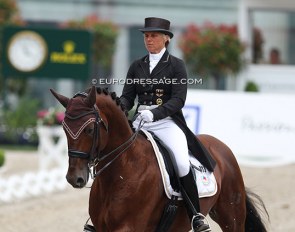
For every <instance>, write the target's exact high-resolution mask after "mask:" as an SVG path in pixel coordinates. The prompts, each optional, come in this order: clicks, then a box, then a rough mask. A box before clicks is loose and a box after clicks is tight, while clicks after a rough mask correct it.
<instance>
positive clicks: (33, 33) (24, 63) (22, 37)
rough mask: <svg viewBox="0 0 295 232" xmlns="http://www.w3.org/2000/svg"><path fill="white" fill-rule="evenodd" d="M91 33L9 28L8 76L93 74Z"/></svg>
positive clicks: (5, 38)
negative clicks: (91, 71)
mask: <svg viewBox="0 0 295 232" xmlns="http://www.w3.org/2000/svg"><path fill="white" fill-rule="evenodd" d="M91 40H92V35H91V33H90V32H89V31H85V30H69V29H54V28H36V27H6V28H5V29H4V36H3V44H4V50H3V56H2V61H3V74H4V75H5V76H6V77H9V78H11V77H47V78H61V77H62V78H74V79H86V78H88V77H89V75H90V67H91V44H92V42H91Z"/></svg>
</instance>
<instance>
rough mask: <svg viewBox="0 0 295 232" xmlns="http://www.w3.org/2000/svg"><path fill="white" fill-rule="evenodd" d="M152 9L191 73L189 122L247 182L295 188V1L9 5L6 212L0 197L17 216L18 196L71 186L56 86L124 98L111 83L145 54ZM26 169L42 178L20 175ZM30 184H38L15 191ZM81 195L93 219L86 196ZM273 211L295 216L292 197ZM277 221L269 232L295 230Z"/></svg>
mask: <svg viewBox="0 0 295 232" xmlns="http://www.w3.org/2000/svg"><path fill="white" fill-rule="evenodd" d="M152 16H154V17H161V18H166V19H169V20H170V21H171V30H172V32H173V33H174V37H173V39H172V40H171V43H170V45H169V47H168V50H169V51H170V53H171V54H173V55H174V56H177V57H180V58H182V59H183V60H184V61H185V63H186V67H187V71H188V74H189V75H188V77H189V79H190V80H192V82H191V83H190V84H189V93H188V100H187V104H186V107H185V109H184V112H185V116H186V119H187V122H188V124H189V126H190V127H191V129H192V130H193V131H194V132H195V133H207V134H211V135H213V136H216V137H218V138H219V139H221V140H222V141H224V142H225V143H226V144H227V145H229V147H231V148H232V149H233V151H234V153H235V154H236V156H237V159H238V161H239V163H240V165H241V166H242V167H243V168H244V169H243V172H245V176H246V177H248V178H250V180H249V179H247V180H246V183H247V181H249V183H250V184H253V185H255V186H257V185H258V186H259V182H258V183H257V179H255V178H253V179H255V180H253V179H251V178H252V177H253V176H252V175H251V173H254V174H253V175H255V174H257V175H258V174H261V175H262V176H265V175H270V176H271V175H274V176H275V177H278V176H279V175H285V176H284V180H285V181H287V182H284V185H285V186H286V188H287V189H288V191H287V190H286V192H284V193H280V194H281V196H284V194H285V195H286V196H288V192H289V191H292V190H294V187H292V186H293V185H292V184H290V182H292V180H291V178H290V176H292V175H294V171H293V170H294V169H293V168H294V162H295V154H294V153H295V151H294V150H295V149H294V147H293V146H292V145H293V143H294V141H295V121H294V118H295V94H294V93H295V3H294V1H293V0H281V1H275V0H210V1H208V0H207V1H205V0H183V1H176V0H157V1H156V0H149V1H145V0H143V1H136V0H50V1H49V0H0V40H1V43H0V166H2V167H0V211H1V202H4V203H3V204H4V205H3V206H2V207H3V210H5V211H7V210H8V211H9V206H11V205H14V206H15V204H16V203H18V202H19V201H21V199H30V198H31V197H33V199H35V198H34V197H38V196H39V197H40V196H42V194H45V193H46V194H52V193H53V192H59V194H61V193H60V192H62V191H74V190H69V189H68V187H67V184H66V182H65V180H64V179H65V178H64V175H65V170H66V166H67V151H66V150H67V145H66V139H65V137H64V133H63V131H62V129H61V126H60V123H61V121H62V120H63V117H64V113H63V111H64V109H63V108H61V107H60V106H59V105H58V104H57V102H56V100H55V99H54V98H53V97H52V96H51V94H50V91H49V89H50V88H52V89H55V90H56V91H57V92H60V93H62V94H63V95H65V96H68V97H71V96H73V95H74V94H75V93H76V92H77V91H81V90H84V89H86V88H88V87H89V86H91V85H93V84H95V85H97V86H102V87H108V88H109V89H110V90H111V91H115V92H117V94H118V95H120V93H121V91H122V88H123V85H122V84H120V83H117V82H116V83H115V82H114V80H123V79H125V76H126V73H127V71H128V68H129V65H130V64H131V62H132V61H133V60H135V59H137V58H140V57H142V56H144V55H145V54H146V50H145V47H144V44H143V37H142V33H141V32H139V31H138V29H139V28H142V27H143V25H144V18H145V17H152ZM26 162H28V164H27V165H25V166H26V167H28V168H27V169H28V170H26V169H24V168H23V165H22V164H26ZM282 168H283V169H286V172H282V173H281V171H282ZM1 170H2V171H1ZM42 170H48V172H50V173H51V174H50V176H52V179H50V178H49V179H48V177H46V175H45V174H44V173H43V172H42ZM61 170H62V171H61ZM27 172H33V174H32V173H31V174H30V175H28V176H26V179H25V180H23V179H21V177H20V176H24V175H26V174H27ZM286 173H287V174H286ZM12 176H13V178H14V179H13V178H12V179H11V177H12ZM33 176H35V177H37V176H38V178H37V179H36V178H35V177H33ZM34 178H35V179H34ZM42 178H43V179H42ZM44 178H45V179H44ZM46 178H47V179H46ZM261 178H262V177H261ZM60 179H62V180H63V181H60ZM258 179H260V178H258ZM273 180H275V178H274V179H273ZM277 180H278V182H280V181H282V179H281V178H277ZM251 181H254V182H251ZM24 182H25V183H27V184H28V183H29V184H28V185H32V183H35V185H34V186H35V190H31V189H29V188H26V187H18V188H17V190H15V188H16V186H19V185H20V183H24ZM41 182H46V183H47V184H46V185H42V184H40V183H41ZM48 183H52V185H50V184H48ZM272 184H273V183H269V186H267V187H265V188H264V187H261V188H260V189H259V188H258V192H259V191H260V193H261V194H262V195H263V196H264V197H265V198H266V199H267V202H269V203H271V202H275V201H276V200H274V199H276V198H273V196H267V195H266V192H268V193H269V192H271V191H272V187H273V186H272ZM293 184H294V180H293ZM7 185H9V186H14V187H12V188H11V189H8V188H7ZM82 191H83V190H82ZM16 192H18V194H17V193H16ZM67 193H68V192H67ZM1 194H2V197H1ZM80 194H81V192H80ZM82 194H84V195H83V199H84V201H83V203H81V202H80V205H81V207H83V209H85V210H84V211H85V212H84V214H83V216H85V215H87V212H86V208H87V200H86V201H85V199H87V194H88V191H87V190H85V191H84V192H83V193H82ZM274 195H275V196H276V195H279V193H277V194H274ZM63 200H65V199H64V198H63ZM291 201H294V202H295V199H294V198H292V199H291ZM27 204H30V203H27ZM31 204H33V202H31ZM43 204H45V205H46V203H45V202H43ZM5 207H6V208H5ZM26 207H28V208H30V207H31V206H30V205H27V206H23V209H25V210H27V208H26ZM270 208H271V209H272V210H273V211H271V213H270V214H271V216H273V217H274V218H276V217H278V214H279V215H281V213H275V212H282V211H280V210H285V213H286V211H287V213H286V214H283V215H289V214H292V215H293V216H294V214H295V213H294V211H291V209H290V204H289V203H288V202H285V201H284V202H281V204H280V203H278V204H276V205H275V206H270ZM19 212H20V214H21V212H22V211H19ZM3 215H4V213H3ZM274 215H275V216H274ZM0 216H1V213H0ZM32 217H34V216H32ZM85 217H86V216H85ZM288 217H290V215H289V216H288ZM283 218H284V217H283ZM11 220H12V219H11V218H6V221H5V220H4V222H6V224H9V223H11ZM82 220H84V218H82ZM275 220H276V219H275ZM278 220H283V219H282V218H279V219H278ZM0 221H1V217H0ZM77 221H79V220H77ZM1 224H2V223H1ZM280 225H281V227H279V229H278V228H276V227H274V228H272V231H280V230H281V231H294V230H295V227H294V225H293V224H290V225H289V224H288V225H287V226H285V225H282V224H280ZM42 226H43V227H44V228H45V227H46V228H47V226H45V224H44V225H42ZM25 227H28V228H29V229H31V230H27V231H39V230H38V229H37V228H35V230H34V229H32V227H30V226H25ZM44 228H42V229H43V231H44ZM62 228H63V227H62ZM73 228H74V227H73ZM73 228H72V229H71V230H69V231H81V230H80V229H77V228H76V227H75V229H73ZM6 229H7V231H19V230H15V228H13V227H11V228H10V229H9V228H6ZM21 231H25V230H21ZM48 231H53V229H52V228H51V229H50V226H49V229H48ZM63 231H66V229H64V230H63Z"/></svg>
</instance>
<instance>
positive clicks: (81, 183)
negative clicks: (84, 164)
mask: <svg viewBox="0 0 295 232" xmlns="http://www.w3.org/2000/svg"><path fill="white" fill-rule="evenodd" d="M84 185H85V181H84V179H83V178H82V177H78V178H77V186H79V187H83V186H84Z"/></svg>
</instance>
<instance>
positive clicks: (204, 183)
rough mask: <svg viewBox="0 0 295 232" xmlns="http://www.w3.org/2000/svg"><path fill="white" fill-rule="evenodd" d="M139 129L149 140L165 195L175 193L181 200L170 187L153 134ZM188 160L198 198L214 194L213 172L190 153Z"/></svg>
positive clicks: (215, 188)
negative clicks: (196, 187) (194, 177)
mask: <svg viewBox="0 0 295 232" xmlns="http://www.w3.org/2000/svg"><path fill="white" fill-rule="evenodd" d="M141 130H142V131H143V132H144V133H145V135H146V136H147V138H148V140H149V141H150V142H151V144H152V146H153V148H154V151H155V154H156V157H157V160H158V164H159V168H160V171H161V175H162V180H163V184H164V189H165V193H166V195H167V197H168V198H169V199H171V196H172V195H176V196H179V198H178V199H179V200H182V197H181V194H179V193H178V192H175V191H174V189H173V188H172V185H171V183H170V178H169V175H168V172H167V170H166V166H165V162H164V159H163V156H162V154H161V152H160V150H159V148H158V145H157V143H156V141H155V140H154V138H153V136H152V135H151V134H150V133H149V132H148V131H146V130H144V129H141ZM190 162H191V164H192V166H193V167H194V168H193V170H194V171H195V174H196V182H197V186H198V192H199V197H200V198H202V197H211V196H213V195H215V194H216V192H217V183H216V179H215V176H214V175H213V173H212V172H209V171H208V170H207V169H206V168H205V167H204V166H203V165H202V164H201V163H200V162H199V161H198V160H197V159H196V158H195V157H193V156H191V155H190Z"/></svg>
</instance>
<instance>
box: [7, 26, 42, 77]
mask: <svg viewBox="0 0 295 232" xmlns="http://www.w3.org/2000/svg"><path fill="white" fill-rule="evenodd" d="M7 54H8V60H9V62H10V64H11V65H12V66H13V67H14V68H15V69H17V70H19V71H22V72H32V71H35V70H36V69H38V68H39V67H40V66H42V64H43V63H44V61H45V60H46V58H47V45H46V42H45V40H44V39H43V37H41V36H40V35H39V34H37V33H36V32H33V31H21V32H18V33H16V34H15V35H14V36H13V37H12V38H11V40H10V43H9V44H8V50H7Z"/></svg>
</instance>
